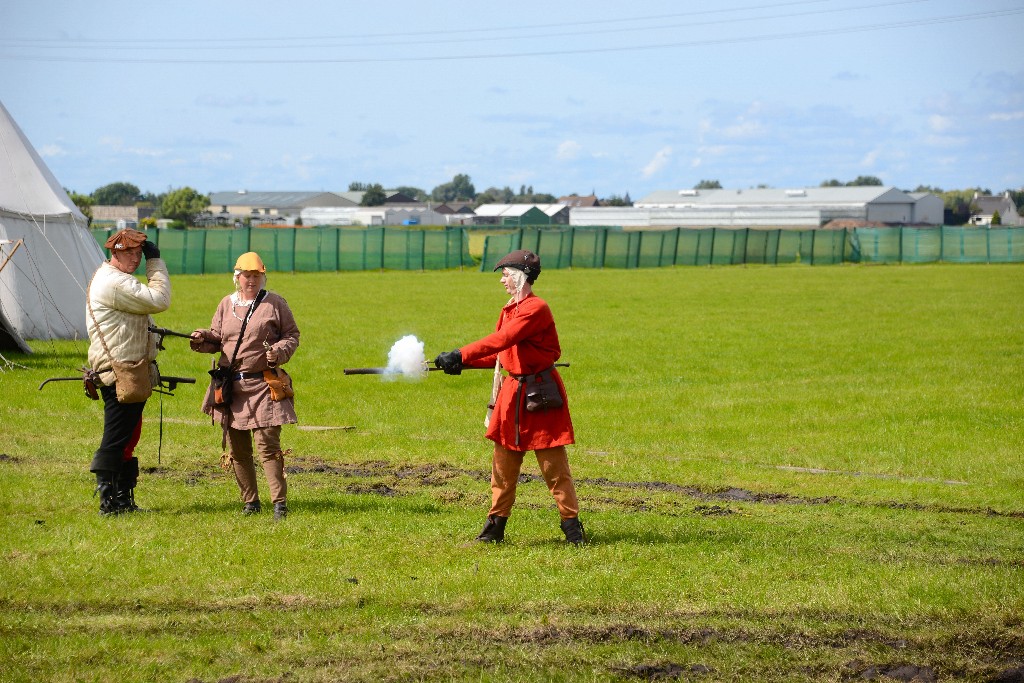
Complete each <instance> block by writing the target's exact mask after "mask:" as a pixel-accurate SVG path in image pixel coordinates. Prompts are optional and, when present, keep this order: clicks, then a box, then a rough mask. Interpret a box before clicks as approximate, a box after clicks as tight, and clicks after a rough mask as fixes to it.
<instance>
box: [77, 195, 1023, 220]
mask: <svg viewBox="0 0 1024 683" xmlns="http://www.w3.org/2000/svg"><path fill="white" fill-rule="evenodd" d="M971 204H972V205H973V206H975V207H977V211H976V212H974V213H972V214H971V220H970V222H971V224H972V225H992V217H993V216H994V215H995V213H996V211H998V212H999V219H1000V222H1001V223H1002V224H1003V225H1024V218H1022V217H1021V216H1020V215H1019V214H1018V213H1017V205H1016V204H1014V202H1013V197H1011V196H1010V193H1009V192H1004V193H1003V194H1001V195H983V194H978V193H977V192H975V193H974V199H973V200H972V201H971ZM95 218H96V216H95V214H93V219H95Z"/></svg>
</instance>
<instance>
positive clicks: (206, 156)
mask: <svg viewBox="0 0 1024 683" xmlns="http://www.w3.org/2000/svg"><path fill="white" fill-rule="evenodd" d="M232 159H234V155H232V154H230V153H229V152H202V153H200V155H199V160H200V161H202V162H203V163H204V164H220V163H225V162H230V161H231V160H232Z"/></svg>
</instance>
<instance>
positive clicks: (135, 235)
mask: <svg viewBox="0 0 1024 683" xmlns="http://www.w3.org/2000/svg"><path fill="white" fill-rule="evenodd" d="M145 241H146V233H144V232H139V231H138V230H132V229H131V228H125V229H124V230H118V231H117V232H115V233H114V234H113V235H111V236H110V239H108V240H107V241H106V243H105V244H104V245H103V246H105V247H106V248H107V249H111V250H121V249H133V248H135V247H141V246H142V243H143V242H145Z"/></svg>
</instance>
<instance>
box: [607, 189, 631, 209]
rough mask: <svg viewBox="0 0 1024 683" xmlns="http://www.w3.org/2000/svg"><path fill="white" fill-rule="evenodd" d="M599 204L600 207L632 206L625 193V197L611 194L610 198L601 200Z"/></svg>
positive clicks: (627, 194)
mask: <svg viewBox="0 0 1024 683" xmlns="http://www.w3.org/2000/svg"><path fill="white" fill-rule="evenodd" d="M600 204H601V206H632V205H633V202H631V201H629V193H628V192H627V193H626V196H625V197H620V196H619V195H617V194H613V195H612V196H611V197H607V198H605V199H602V200H601V201H600Z"/></svg>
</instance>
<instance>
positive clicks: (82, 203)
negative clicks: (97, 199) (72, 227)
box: [64, 189, 93, 226]
mask: <svg viewBox="0 0 1024 683" xmlns="http://www.w3.org/2000/svg"><path fill="white" fill-rule="evenodd" d="M64 191H65V192H67V193H68V197H70V198H71V201H73V202H74V203H75V206H77V207H78V210H79V211H81V212H82V214H83V215H84V216H85V218H86V220H87V221H88V223H87V224H86V225H87V226H88V225H92V207H93V201H92V197H90V196H89V195H87V194H78V193H77V192H69V191H68V190H67V189H65V190H64Z"/></svg>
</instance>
